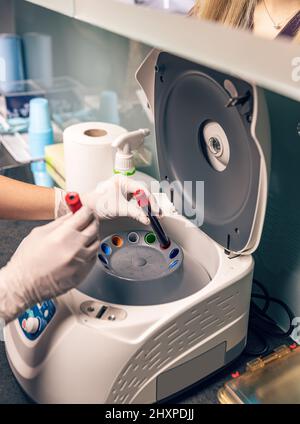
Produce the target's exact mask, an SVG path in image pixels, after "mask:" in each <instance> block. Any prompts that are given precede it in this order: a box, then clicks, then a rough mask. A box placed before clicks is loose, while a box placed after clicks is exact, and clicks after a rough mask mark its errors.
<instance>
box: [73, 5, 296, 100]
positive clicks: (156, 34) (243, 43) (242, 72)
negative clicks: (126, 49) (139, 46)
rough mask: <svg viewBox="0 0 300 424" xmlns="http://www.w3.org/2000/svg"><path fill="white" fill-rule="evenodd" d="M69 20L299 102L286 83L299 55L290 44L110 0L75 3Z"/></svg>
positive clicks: (292, 87)
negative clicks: (168, 53)
mask: <svg viewBox="0 0 300 424" xmlns="http://www.w3.org/2000/svg"><path fill="white" fill-rule="evenodd" d="M75 17H76V18H77V19H80V20H82V21H85V22H89V23H90V24H93V25H96V26H99V27H101V28H104V29H107V30H109V31H112V32H115V33H117V34H120V35H123V36H125V37H128V38H132V39H135V40H138V41H141V42H144V43H146V44H149V45H150V46H155V47H157V48H161V49H163V50H166V51H169V52H170V53H173V54H176V55H178V56H181V57H184V58H186V59H189V60H193V61H195V62H198V63H202V64H203V65H207V66H210V67H213V68H216V69H218V70H221V71H224V72H227V73H229V74H233V75H236V76H238V77H240V78H244V79H247V80H251V81H253V82H256V83H257V84H258V85H260V86H262V87H265V88H268V89H270V90H272V91H275V92H278V93H280V94H283V95H286V96H287V97H291V98H294V99H296V100H300V83H297V82H294V81H293V80H292V60H293V58H294V57H297V56H300V50H299V47H298V46H297V45H295V44H293V43H288V42H283V41H270V40H264V39H261V38H259V37H254V36H253V35H251V34H248V33H246V32H245V31H239V30H233V29H228V28H225V27H224V26H222V25H218V24H215V23H210V22H203V21H202V22H200V21H199V20H196V19H191V18H186V17H183V16H178V15H175V14H174V15H173V14H168V13H165V12H162V11H158V10H153V9H149V8H146V7H138V6H131V5H128V4H123V3H121V2H118V1H116V0H101V1H99V0H75ZM201 40H203V41H202V42H201Z"/></svg>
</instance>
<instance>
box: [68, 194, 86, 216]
mask: <svg viewBox="0 0 300 424" xmlns="http://www.w3.org/2000/svg"><path fill="white" fill-rule="evenodd" d="M65 199H66V202H67V205H68V206H69V209H70V211H71V212H73V213H75V212H77V211H78V210H79V209H80V208H81V207H82V203H81V200H80V197H79V194H78V193H67V194H66V197H65Z"/></svg>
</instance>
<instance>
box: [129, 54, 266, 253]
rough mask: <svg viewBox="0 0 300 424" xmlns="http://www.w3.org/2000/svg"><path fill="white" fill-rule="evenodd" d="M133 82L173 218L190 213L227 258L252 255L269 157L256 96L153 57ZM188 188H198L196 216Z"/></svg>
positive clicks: (202, 71)
mask: <svg viewBox="0 0 300 424" xmlns="http://www.w3.org/2000/svg"><path fill="white" fill-rule="evenodd" d="M154 62H155V63H154ZM153 65H154V66H153ZM154 68H155V70H154ZM137 79H138V81H139V83H140V84H141V86H142V87H143V88H144V90H145V93H146V95H147V97H148V101H149V105H150V107H151V108H152V111H153V113H154V116H155V129H156V143H157V154H158V162H159V170H160V177H161V179H168V181H169V182H171V183H173V189H174V199H175V206H176V198H177V199H180V198H181V199H182V200H183V202H182V204H183V205H185V207H183V210H180V211H179V212H181V213H182V214H183V215H186V216H187V213H186V211H187V210H189V209H191V208H195V206H196V205H197V212H199V213H198V214H197V215H199V216H201V211H200V210H201V209H203V211H204V217H203V225H202V227H201V229H202V230H203V231H205V232H206V233H207V235H208V236H209V237H211V238H212V239H214V240H215V241H216V242H217V243H219V244H220V245H222V246H223V247H224V248H225V249H226V250H227V251H228V252H230V253H237V254H241V253H243V254H249V253H252V252H253V251H254V250H255V249H256V247H257V245H258V243H259V241H260V236H261V232H262V227H263V222H264V216H265V208H266V200H267V186H268V171H267V163H268V161H269V157H270V149H269V145H270V143H269V131H268V129H269V128H268V116H267V113H266V108H265V104H264V101H263V98H262V93H261V90H258V89H257V88H256V87H255V86H253V85H251V84H249V83H247V82H245V81H242V80H240V79H237V78H234V77H232V76H228V75H225V74H223V73H221V72H218V71H215V70H212V69H209V68H206V67H204V66H201V65H199V64H195V63H192V62H190V61H187V60H184V59H181V58H178V57H176V56H173V55H171V54H168V53H164V52H158V51H153V52H152V53H151V54H150V55H149V56H148V58H147V59H146V60H145V62H144V64H143V65H142V66H141V68H140V69H139V70H138V72H137ZM175 181H176V183H175V184H174V182H175ZM189 181H192V182H193V185H194V188H193V190H189V189H187V188H188V187H189V183H185V182H189ZM196 181H199V182H202V181H203V182H204V208H202V205H199V193H200V192H201V190H200V192H199V191H197V190H196V189H195V187H196V184H195V182H196ZM198 187H201V185H199V186H198ZM184 188H185V189H184ZM197 196H198V197H197ZM200 199H201V196H200ZM198 209H200V210H198ZM187 217H188V218H191V217H190V216H187ZM201 223H202V222H200V224H201Z"/></svg>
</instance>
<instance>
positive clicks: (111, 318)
mask: <svg viewBox="0 0 300 424" xmlns="http://www.w3.org/2000/svg"><path fill="white" fill-rule="evenodd" d="M108 319H109V321H115V320H116V317H115V315H110V316H109V317H108Z"/></svg>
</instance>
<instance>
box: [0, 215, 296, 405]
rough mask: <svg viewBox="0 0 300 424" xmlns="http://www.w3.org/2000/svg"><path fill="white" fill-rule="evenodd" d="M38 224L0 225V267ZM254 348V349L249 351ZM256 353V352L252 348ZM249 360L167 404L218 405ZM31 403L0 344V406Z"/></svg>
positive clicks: (244, 358)
mask: <svg viewBox="0 0 300 424" xmlns="http://www.w3.org/2000/svg"><path fill="white" fill-rule="evenodd" d="M41 224H42V223H40V222H16V221H5V220H3V221H0V234H1V239H0V240H1V241H0V252H1V255H0V266H1V267H2V266H4V265H5V264H6V263H7V261H8V260H9V259H10V257H11V256H12V254H13V253H14V251H15V250H16V248H17V247H18V245H19V243H20V242H21V241H22V239H23V238H24V237H25V236H26V235H27V234H28V233H29V232H30V231H31V230H32V228H34V227H35V226H37V225H41ZM268 342H269V344H270V345H271V346H272V347H273V348H274V347H276V346H279V345H281V344H287V343H288V342H289V341H288V340H286V339H285V340H279V339H271V340H268ZM251 348H253V347H251ZM254 349H256V348H254ZM251 359H252V358H251V357H249V356H246V355H244V354H243V355H241V356H240V357H239V358H238V359H237V360H235V361H234V362H233V363H232V364H231V365H230V366H228V367H226V368H225V369H223V370H221V371H219V372H218V373H217V374H216V375H214V376H212V377H210V378H209V379H208V380H206V381H204V382H202V383H200V384H198V385H196V386H194V387H193V388H191V389H189V390H188V391H187V392H185V393H184V394H181V395H180V396H177V397H176V398H173V399H171V401H170V402H172V403H174V402H176V403H181V404H213V403H218V400H217V392H218V390H219V389H220V388H221V387H222V386H223V384H224V383H225V382H226V381H227V380H228V379H230V378H231V374H232V373H234V372H236V371H240V372H242V371H243V370H244V369H245V365H246V363H247V362H248V361H249V360H251ZM26 403H31V400H30V399H29V398H28V397H27V396H26V395H25V393H24V392H23V391H22V389H21V388H20V386H19V385H18V383H17V381H16V380H15V378H14V376H13V374H12V372H11V370H10V367H9V364H8V362H7V359H6V354H5V346H4V342H3V341H1V342H0V404H26Z"/></svg>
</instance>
